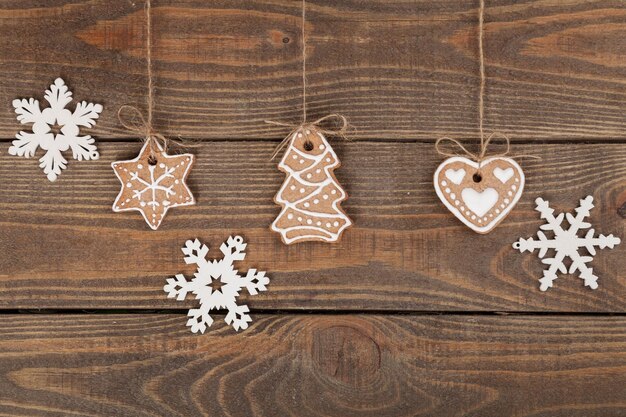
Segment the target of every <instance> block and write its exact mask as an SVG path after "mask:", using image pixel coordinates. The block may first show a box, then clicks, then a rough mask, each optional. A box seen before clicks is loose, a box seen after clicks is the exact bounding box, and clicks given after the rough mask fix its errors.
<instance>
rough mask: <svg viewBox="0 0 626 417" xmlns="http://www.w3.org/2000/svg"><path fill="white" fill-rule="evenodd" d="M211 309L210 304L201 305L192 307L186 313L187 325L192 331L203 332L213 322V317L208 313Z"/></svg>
mask: <svg viewBox="0 0 626 417" xmlns="http://www.w3.org/2000/svg"><path fill="white" fill-rule="evenodd" d="M210 311H211V306H210V305H201V306H200V308H192V309H191V310H189V313H188V314H187V316H188V317H190V318H189V320H187V326H189V327H191V331H192V332H193V333H198V332H200V333H204V332H205V331H206V329H207V327H210V326H211V325H212V324H213V317H211V315H210V314H209V312H210Z"/></svg>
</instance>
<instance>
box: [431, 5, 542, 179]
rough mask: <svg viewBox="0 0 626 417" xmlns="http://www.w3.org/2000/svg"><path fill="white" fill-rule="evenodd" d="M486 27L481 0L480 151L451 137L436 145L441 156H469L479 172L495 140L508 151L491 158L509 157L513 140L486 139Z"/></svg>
mask: <svg viewBox="0 0 626 417" xmlns="http://www.w3.org/2000/svg"><path fill="white" fill-rule="evenodd" d="M484 26H485V0H480V6H479V11H478V64H479V76H480V87H479V92H478V130H479V134H480V150H479V152H477V153H474V152H471V151H470V150H468V149H467V148H466V147H465V146H464V145H463V144H462V143H461V142H460V141H459V140H457V139H452V138H450V137H441V138H439V139H437V142H436V143H435V149H436V150H437V152H438V153H439V154H440V155H443V156H448V157H450V156H460V155H467V156H468V157H469V158H470V159H472V160H474V161H476V162H477V163H478V170H479V172H480V168H481V164H482V162H483V160H484V159H485V158H486V157H487V150H488V149H489V146H490V145H491V143H492V141H493V140H494V139H502V140H503V141H504V143H505V145H506V149H505V150H504V152H500V153H496V154H490V155H489V157H490V158H492V157H503V156H507V155H509V153H510V151H511V140H510V139H509V137H508V136H507V135H506V134H504V133H502V132H499V131H495V132H493V133H491V134H490V135H489V136H487V138H486V139H485V128H484V125H485V87H486V83H487V76H486V72H485V49H484V37H485V33H484V32H485V31H484ZM444 142H449V143H450V144H452V145H454V146H456V147H457V148H458V151H456V152H452V151H447V150H445V149H444V147H442V143H444ZM512 158H533V159H541V158H540V157H538V156H535V155H515V156H513V157H512Z"/></svg>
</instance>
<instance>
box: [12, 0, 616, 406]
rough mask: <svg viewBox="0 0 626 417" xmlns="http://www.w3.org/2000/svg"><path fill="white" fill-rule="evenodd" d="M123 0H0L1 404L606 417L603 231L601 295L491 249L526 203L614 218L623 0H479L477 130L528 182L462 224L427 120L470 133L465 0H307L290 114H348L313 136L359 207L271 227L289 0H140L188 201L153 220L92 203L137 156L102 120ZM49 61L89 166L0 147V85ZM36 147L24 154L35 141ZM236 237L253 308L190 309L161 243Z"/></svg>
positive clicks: (609, 347)
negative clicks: (191, 198)
mask: <svg viewBox="0 0 626 417" xmlns="http://www.w3.org/2000/svg"><path fill="white" fill-rule="evenodd" d="M143 7H144V4H143V2H142V1H140V0H0V39H2V41H1V42H0V138H2V142H0V308H1V311H0V313H1V314H0V415H2V416H107V417H110V416H124V417H135V416H137V417H139V416H141V417H144V416H184V417H188V416H204V415H206V416H233V417H235V416H236V417H239V416H242V417H247V416H277V417H284V416H298V417H299V416H329V417H330V416H332V417H335V416H336V417H352V416H371V417H386V416H477V417H485V416H497V417H502V416H533V417H539V416H546V417H559V416H564V417H565V416H567V417H572V416H585V417H588V416H601V417H607V416H609V417H611V416H624V415H626V315H625V314H624V313H625V311H626V272H625V270H626V257H625V256H624V254H625V252H626V244H622V245H621V246H619V247H618V248H617V249H614V250H612V251H608V250H604V251H600V252H599V254H598V255H597V256H596V259H595V261H594V263H593V266H594V271H595V272H596V273H597V274H598V275H599V276H600V280H599V284H600V287H599V289H598V290H596V291H591V290H589V289H587V288H584V287H583V285H582V281H581V280H580V279H578V278H577V277H574V276H565V277H562V278H560V279H558V280H557V281H556V282H555V287H554V288H553V289H551V290H549V291H548V292H545V293H542V292H540V291H539V290H538V281H537V279H538V278H539V277H540V276H541V271H542V264H541V263H540V261H539V260H538V259H537V258H536V256H534V255H531V254H528V253H526V254H523V255H522V254H520V253H519V252H517V251H514V250H513V249H512V247H511V244H512V243H513V242H514V241H515V240H517V239H518V238H519V237H530V236H532V235H534V233H535V231H536V229H537V228H538V226H539V225H540V224H541V221H540V219H539V216H538V213H536V212H535V211H534V200H535V199H536V198H537V197H539V196H541V197H543V198H546V199H548V200H550V201H551V202H553V204H554V205H555V206H556V208H557V209H559V210H571V209H573V208H574V207H575V206H576V205H577V203H578V200H579V199H581V198H583V197H585V196H586V195H588V194H591V195H593V196H594V198H595V204H596V208H595V209H594V210H593V212H592V221H593V223H594V226H595V227H596V229H597V230H598V232H601V233H605V234H607V233H614V234H616V235H618V236H621V237H622V238H624V237H626V36H625V35H624V33H625V31H626V3H625V2H624V1H623V0H567V1H566V0H523V1H519V0H488V1H487V9H486V14H485V53H486V59H487V68H486V69H487V76H488V82H487V90H486V94H487V96H486V126H487V128H488V129H489V130H492V129H499V130H501V131H503V132H505V133H507V134H509V135H510V136H511V137H512V138H513V141H514V152H516V153H532V154H535V155H538V156H541V157H542V158H543V159H542V160H541V161H535V160H524V161H522V165H523V168H524V170H525V172H526V176H527V188H526V191H525V193H524V195H523V197H522V200H521V201H520V203H519V204H518V206H517V208H516V209H515V210H514V211H513V212H512V214H511V215H510V216H509V217H508V219H507V220H506V221H505V222H504V223H503V224H502V225H501V226H499V227H498V228H497V229H496V230H495V231H494V232H492V233H491V234H489V235H487V236H479V235H476V234H474V233H473V232H471V231H470V230H469V229H467V228H466V227H465V226H463V225H461V223H460V222H459V221H458V220H456V219H455V218H454V217H453V216H452V215H450V214H449V213H448V212H447V211H446V209H445V208H444V207H443V205H442V204H441V203H440V202H439V201H438V200H437V197H436V195H435V192H434V190H433V187H432V184H431V181H432V174H433V172H434V170H435V168H436V166H437V165H438V164H439V163H440V162H441V157H440V156H438V155H437V154H436V153H435V151H434V146H433V144H434V139H436V138H437V137H439V136H442V135H449V136H453V137H455V138H458V139H466V140H467V141H468V142H470V141H473V140H476V138H477V125H478V109H477V100H478V96H477V94H478V84H479V79H478V76H477V75H478V62H477V42H476V36H477V31H476V30H477V19H478V10H477V8H478V0H471V1H466V0H438V1H432V0H310V1H308V4H307V13H308V21H307V24H306V31H307V45H308V47H307V50H308V71H307V75H308V79H309V84H310V89H309V111H310V117H311V118H316V117H320V116H323V115H325V114H328V113H331V112H340V113H343V114H345V115H346V116H348V117H349V119H350V121H351V123H352V124H353V125H354V127H355V128H356V132H355V133H354V135H353V138H354V141H353V142H343V143H342V142H340V141H335V142H333V146H334V147H335V149H336V150H337V152H338V154H339V156H340V158H341V159H342V161H343V166H342V167H341V169H339V170H338V171H336V174H337V177H338V179H339V181H340V182H341V183H342V184H343V185H344V186H345V188H346V189H347V191H348V193H349V195H350V198H349V200H347V201H346V202H345V203H344V204H343V206H344V208H345V209H346V210H347V212H348V213H349V215H350V216H351V217H352V218H353V219H354V221H355V222H356V225H355V226H354V227H352V228H350V229H349V230H348V231H347V232H346V233H345V234H344V237H343V239H342V241H341V242H340V243H338V244H336V245H327V244H320V243H312V244H299V245H295V246H292V247H286V246H283V245H282V244H281V242H280V239H279V236H278V235H277V234H275V233H272V232H270V231H269V225H270V223H271V221H272V220H273V218H274V217H275V216H276V215H277V213H278V212H279V208H278V207H277V206H275V205H274V204H273V202H272V197H273V195H274V194H275V193H276V191H277V190H278V188H279V186H280V184H281V182H282V180H283V178H284V176H283V174H282V173H280V172H279V171H278V170H277V168H276V161H274V162H271V161H269V156H270V155H271V153H272V150H273V148H274V147H275V146H276V145H277V144H278V142H279V141H280V139H282V137H283V136H284V135H285V133H286V132H285V130H284V129H283V128H280V127H275V126H269V125H266V124H265V123H264V120H266V119H274V120H281V121H294V122H295V121H297V120H298V119H299V117H300V113H301V107H300V105H301V69H300V68H301V45H302V42H301V41H302V39H301V36H300V27H301V26H300V14H301V3H300V1H299V0H154V2H153V7H154V9H153V23H154V50H153V52H154V57H155V63H154V68H155V75H156V125H157V127H158V129H159V131H161V132H163V133H164V134H166V135H170V136H173V137H177V136H180V137H182V138H184V139H187V140H192V141H195V142H197V143H196V145H197V146H196V147H194V148H192V149H190V151H191V152H193V153H195V154H196V155H197V161H198V162H197V165H196V166H195V167H194V169H193V171H192V173H191V176H190V185H191V188H192V191H193V193H194V194H195V196H196V198H197V200H198V205H196V206H194V207H187V208H179V209H174V210H172V211H171V212H170V213H169V214H168V218H167V219H166V220H165V222H164V224H163V225H162V226H161V228H160V229H159V231H157V232H153V231H150V230H149V228H148V227H147V226H146V224H145V223H144V221H143V219H142V218H141V216H140V215H139V214H138V213H123V214H115V213H113V212H112V211H111V204H112V202H113V200H114V198H115V196H116V194H117V192H118V187H119V183H118V181H117V179H116V178H115V176H114V174H113V172H112V170H111V168H110V163H111V162H112V161H115V160H119V159H127V158H130V157H133V156H135V155H136V153H137V152H138V151H139V148H140V144H139V142H138V140H137V138H135V137H133V135H132V134H131V133H129V132H128V131H126V130H125V129H124V128H123V127H122V126H121V125H120V123H119V122H118V120H117V117H116V112H117V109H118V107H119V106H121V105H122V104H135V105H137V106H140V107H143V106H144V103H145V99H146V87H147V78H146V61H145V59H144V58H145V52H146V51H145V41H146V38H145V23H146V21H145V14H144V8H143ZM57 76H62V77H63V78H64V79H65V80H66V81H67V83H68V84H69V86H70V88H71V89H72V90H73V91H74V97H75V98H77V99H79V100H83V99H85V100H88V101H93V102H97V103H102V104H103V105H104V107H105V110H104V112H103V114H102V117H101V119H100V121H99V122H98V125H97V127H96V128H94V129H92V131H91V133H92V134H93V135H94V136H95V137H96V138H97V139H98V143H99V149H100V153H101V159H100V160H98V161H95V162H76V161H70V164H69V169H68V170H66V171H65V172H64V173H63V174H62V175H61V176H60V178H59V180H58V181H57V182H55V183H50V182H48V181H47V179H46V178H45V175H43V173H42V172H41V170H40V169H39V168H38V166H37V165H38V162H37V160H36V159H23V158H17V157H12V156H10V155H8V153H7V149H8V147H9V144H10V141H11V139H12V138H13V137H14V135H15V133H16V132H17V131H18V130H19V129H20V128H21V126H20V125H19V124H18V123H17V121H16V119H15V115H14V112H13V109H12V106H11V101H12V100H13V99H14V98H17V97H33V96H34V97H36V98H39V99H41V98H42V97H43V92H44V90H45V88H46V87H47V86H48V85H49V84H50V83H51V82H52V81H53V80H54V79H55V78H56V77H57ZM39 155H40V154H39ZM231 234H241V235H243V236H244V237H245V238H246V240H247V241H248V242H249V245H248V258H247V259H246V260H245V262H243V263H241V264H240V265H241V268H242V269H244V270H245V269H248V268H249V267H257V268H260V269H265V270H267V271H269V272H268V273H269V275H270V276H271V279H272V281H271V284H270V287H269V291H267V292H265V293H262V294H259V295H257V296H254V297H247V296H245V295H244V296H242V297H241V301H242V302H247V303H249V305H250V307H251V309H252V313H253V318H254V322H253V324H252V325H251V327H250V328H249V329H248V330H246V331H245V332H240V333H235V331H233V330H232V329H231V328H229V327H228V326H226V325H224V324H223V322H222V318H223V314H218V315H217V319H216V323H215V324H214V325H213V327H212V328H210V329H209V331H208V332H207V333H206V334H205V335H193V334H191V333H190V331H189V329H188V328H187V327H185V322H186V312H187V309H188V308H190V307H192V306H194V305H196V303H195V302H194V301H193V300H188V301H186V302H176V301H174V300H168V299H167V298H166V297H165V293H164V292H163V290H162V287H163V285H164V283H165V280H166V278H168V277H171V276H172V275H174V274H176V273H179V272H184V273H186V274H191V273H193V267H192V266H187V265H185V264H184V262H183V258H182V252H181V251H180V248H181V246H182V245H183V244H184V242H185V240H187V239H189V238H195V237H198V238H200V239H201V240H203V241H204V242H206V243H207V244H208V245H209V246H210V247H211V248H212V252H211V253H216V249H217V247H218V246H219V245H220V244H221V242H222V241H223V240H224V239H225V238H227V237H228V236H229V235H231Z"/></svg>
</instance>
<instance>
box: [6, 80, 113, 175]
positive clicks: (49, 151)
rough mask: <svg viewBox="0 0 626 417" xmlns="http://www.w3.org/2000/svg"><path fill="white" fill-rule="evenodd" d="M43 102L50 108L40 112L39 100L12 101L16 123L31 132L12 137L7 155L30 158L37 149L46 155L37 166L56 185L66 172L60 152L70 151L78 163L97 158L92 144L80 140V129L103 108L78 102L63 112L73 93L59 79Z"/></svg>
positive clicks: (88, 139)
mask: <svg viewBox="0 0 626 417" xmlns="http://www.w3.org/2000/svg"><path fill="white" fill-rule="evenodd" d="M45 99H46V101H47V102H48V104H50V107H48V108H45V109H43V110H41V108H40V107H39V100H35V99H34V98H30V99H21V100H20V99H16V100H13V107H15V113H17V120H18V121H20V122H21V123H22V124H29V123H32V125H33V126H32V128H31V129H32V132H24V131H21V132H19V133H17V134H16V135H15V137H16V138H17V140H14V141H13V144H12V146H11V147H10V148H9V154H11V155H16V156H23V157H25V158H30V157H32V156H34V155H35V151H36V150H37V148H41V149H43V150H44V151H45V154H44V155H43V156H42V157H41V159H39V162H40V164H39V166H40V167H41V168H43V172H44V173H45V174H46V175H47V176H48V179H49V180H50V181H55V180H56V179H57V177H58V176H59V174H61V170H63V169H66V168H67V160H66V159H65V158H64V157H63V154H62V152H65V151H67V150H68V149H70V148H71V149H72V156H73V158H74V159H76V160H79V161H82V160H83V159H85V160H90V159H98V157H99V156H100V155H99V154H98V151H97V148H96V145H94V142H95V140H94V139H93V138H92V137H91V136H89V135H86V136H80V126H83V127H93V126H94V125H95V124H96V119H97V118H98V117H99V115H100V113H101V112H102V106H101V105H100V104H93V103H87V102H86V101H81V102H80V103H78V104H76V108H75V109H74V111H73V112H71V111H70V110H68V109H66V108H65V106H67V105H68V104H69V103H70V102H71V101H72V92H71V91H69V89H68V88H67V86H66V85H65V82H64V81H63V80H62V79H61V78H57V79H56V80H55V81H54V84H52V85H51V86H50V89H49V90H46V94H45ZM55 130H57V131H56V132H55Z"/></svg>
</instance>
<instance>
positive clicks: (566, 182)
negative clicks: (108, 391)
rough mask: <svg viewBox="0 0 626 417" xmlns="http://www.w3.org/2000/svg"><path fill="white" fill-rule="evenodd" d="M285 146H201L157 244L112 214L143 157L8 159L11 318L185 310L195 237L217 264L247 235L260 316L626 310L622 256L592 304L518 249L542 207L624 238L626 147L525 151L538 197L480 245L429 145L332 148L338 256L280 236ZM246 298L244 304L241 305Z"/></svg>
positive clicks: (154, 236)
mask: <svg viewBox="0 0 626 417" xmlns="http://www.w3.org/2000/svg"><path fill="white" fill-rule="evenodd" d="M275 145H276V143H275V142H247V143H245V142H230V141H218V142H215V141H214V142H204V143H201V144H199V146H197V147H194V148H191V149H189V150H190V151H191V152H193V153H194V154H195V155H196V158H197V165H196V166H194V169H193V170H192V172H191V174H190V177H189V180H190V181H189V184H190V187H191V190H192V192H193V193H194V195H195V197H196V199H197V201H198V204H197V205H196V206H193V207H182V208H176V209H173V210H171V212H170V213H168V218H167V219H166V221H165V222H164V223H163V225H162V226H161V228H160V229H159V230H158V231H157V232H153V231H151V230H149V228H147V226H146V225H145V223H144V220H143V219H142V217H141V216H140V215H139V214H138V213H113V212H112V210H111V204H112V203H113V200H114V199H115V196H116V195H117V193H118V191H119V186H120V185H119V182H118V181H117V179H116V178H115V176H114V175H113V172H112V170H111V167H110V162H111V161H115V160H122V159H129V158H132V157H133V156H134V155H135V154H136V153H137V152H138V151H139V148H140V147H141V145H140V144H139V143H102V144H101V145H100V150H101V159H100V160H99V161H95V162H76V161H72V162H71V163H70V166H69V169H68V170H66V172H64V174H63V177H62V178H61V179H59V180H58V181H57V182H55V183H50V182H49V181H47V180H46V178H45V176H44V175H43V174H42V173H41V172H40V169H39V168H38V167H37V161H36V160H35V159H30V160H27V159H23V158H15V157H11V156H9V155H7V154H6V153H2V154H1V155H0V211H1V212H2V216H1V217H0V253H1V254H2V256H0V291H1V292H2V294H3V296H2V297H0V306H1V307H3V308H182V307H185V306H186V307H189V306H192V305H195V301H188V302H185V303H182V302H176V301H174V300H168V299H166V298H165V293H164V292H163V290H162V287H163V285H164V284H165V279H166V278H168V277H171V276H173V275H174V274H176V273H179V272H184V273H186V274H192V273H193V272H194V270H193V266H189V265H185V264H184V262H183V254H182V252H181V250H180V249H181V247H182V246H183V244H184V242H185V241H186V240H187V239H190V238H196V237H197V238H199V239H201V240H202V241H204V242H205V243H206V244H208V245H209V246H210V247H211V252H210V255H211V256H218V255H219V251H218V250H217V248H218V247H219V245H220V244H221V243H222V242H223V240H225V239H226V238H227V237H228V236H229V235H231V234H240V235H242V236H244V237H245V239H246V241H247V242H248V243H249V245H248V249H247V251H248V257H247V259H246V260H245V261H244V262H243V263H241V264H240V265H241V269H242V270H247V269H248V268H250V267H257V268H260V269H263V270H267V271H268V275H269V276H270V277H271V278H272V281H271V284H270V288H269V291H267V292H265V293H262V294H259V295H257V296H255V297H251V298H250V303H251V306H252V308H255V309H331V310H332V309H346V310H355V311H360V310H402V311H407V310H435V311H461V310H462V311H468V310H469V311H473V310H476V311H572V312H585V311H594V312H623V311H624V308H625V307H626V274H625V272H624V271H626V257H625V256H624V253H625V252H624V251H625V250H626V245H624V244H622V245H620V246H618V247H617V248H616V249H613V250H602V251H599V253H598V255H597V256H596V258H595V261H594V262H593V267H594V271H595V272H596V273H597V275H599V276H600V280H599V284H600V288H599V289H598V290H596V291H592V290H589V289H588V288H585V287H583V285H582V281H581V280H580V279H579V278H577V277H575V276H566V277H563V278H559V279H558V280H557V281H556V282H555V288H553V289H551V290H549V291H548V292H546V293H541V292H539V291H538V279H539V278H540V277H541V271H542V269H543V264H541V263H540V261H539V260H538V259H537V257H536V256H535V255H533V254H529V253H525V254H520V253H519V252H517V251H515V250H514V249H513V248H512V247H511V244H512V243H513V242H515V241H516V240H517V239H518V238H519V237H530V236H534V234H535V232H536V230H537V228H538V226H539V225H540V224H542V221H541V220H540V218H539V214H538V213H537V212H536V211H534V206H535V203H534V201H535V199H536V198H537V197H543V198H545V199H547V200H549V201H551V202H552V203H553V205H554V207H555V208H556V209H557V210H560V211H568V210H569V211H571V210H573V209H574V208H575V207H576V206H577V204H578V201H579V200H580V199H581V198H584V197H585V196H587V195H593V196H594V198H595V204H596V208H595V209H594V210H593V211H592V217H591V220H592V222H593V224H594V227H595V228H596V230H597V232H598V233H605V234H608V233H614V234H616V235H617V236H620V237H622V238H624V237H625V236H626V233H625V231H626V230H625V229H626V222H625V221H624V218H623V216H622V215H620V213H622V211H621V207H622V206H623V205H624V204H625V203H626V191H625V190H626V187H625V183H626V175H625V174H626V148H625V147H624V146H623V145H617V144H616V145H610V144H605V145H582V144H581V145H568V146H559V145H542V146H532V145H519V146H516V147H515V151H516V152H519V153H523V154H528V153H533V154H536V155H538V156H540V157H542V158H543V159H542V160H541V161H534V160H525V161H523V162H522V167H523V168H524V170H525V174H526V178H527V186H526V191H525V192H524V194H523V196H522V199H521V200H520V203H518V205H517V207H516V208H515V209H514V210H513V212H512V213H511V214H510V216H509V217H508V218H507V219H506V220H505V221H504V222H503V223H502V224H501V225H500V226H499V227H498V228H497V229H495V230H494V231H493V232H492V233H490V234H489V235H485V236H479V235H477V234H475V233H474V232H472V231H470V230H469V229H468V228H467V227H465V226H464V225H462V224H461V223H460V222H459V221H458V220H457V219H456V218H454V216H452V215H451V214H450V213H449V212H447V210H446V209H445V208H444V207H443V204H442V203H441V202H440V201H439V200H438V199H437V196H436V195H435V191H434V188H433V185H432V175H433V173H434V172H435V168H436V166H437V165H438V164H439V163H440V162H441V158H440V157H439V155H437V154H436V153H435V151H434V149H433V146H432V145H430V144H418V143H385V142H360V143H340V142H337V141H335V142H333V145H334V147H335V150H336V151H337V153H338V155H339V158H340V159H341V160H342V162H343V165H342V167H341V168H340V169H338V170H337V171H336V172H335V173H336V175H337V178H338V180H339V182H340V183H341V184H342V185H343V186H344V187H345V188H346V190H347V193H348V195H349V196H350V197H349V199H348V200H347V201H346V202H345V203H344V204H343V207H344V208H345V209H346V212H347V213H348V215H349V216H350V217H351V218H352V219H353V220H354V222H355V225H354V226H353V227H352V228H351V229H349V230H347V231H346V232H345V234H344V236H343V238H342V240H341V242H339V243H338V244H335V245H329V244H323V243H313V242H311V243H303V244H298V245H293V246H291V247H287V246H284V245H283V244H282V243H281V242H280V238H279V235H278V234H277V233H274V232H271V231H270V230H269V225H270V224H271V222H272V220H273V219H274V218H275V217H276V215H277V214H278V212H279V209H280V208H279V207H278V206H276V205H275V204H274V203H273V201H272V198H273V196H274V194H275V193H276V192H277V190H278V188H279V187H280V184H282V181H283V179H284V174H282V173H281V172H279V171H278V169H277V168H276V161H273V162H272V161H269V158H268V157H269V155H271V153H272V150H273V148H274V146H275ZM243 299H247V298H246V297H245V296H244V297H243Z"/></svg>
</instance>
